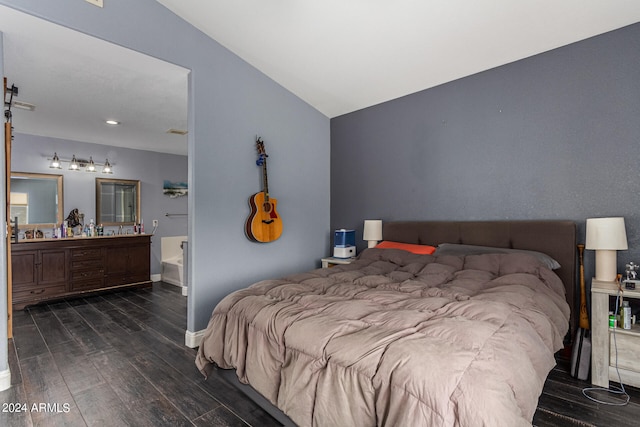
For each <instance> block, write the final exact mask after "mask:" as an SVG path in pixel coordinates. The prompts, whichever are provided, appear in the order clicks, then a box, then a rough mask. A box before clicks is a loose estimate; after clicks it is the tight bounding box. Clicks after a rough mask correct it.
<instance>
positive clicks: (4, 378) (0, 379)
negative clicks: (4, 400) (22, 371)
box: [0, 368, 11, 391]
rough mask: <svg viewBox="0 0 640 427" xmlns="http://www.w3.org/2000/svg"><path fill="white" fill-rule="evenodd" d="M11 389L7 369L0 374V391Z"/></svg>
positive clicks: (9, 374) (9, 375)
mask: <svg viewBox="0 0 640 427" xmlns="http://www.w3.org/2000/svg"><path fill="white" fill-rule="evenodd" d="M10 387H11V371H10V370H9V368H7V369H5V370H4V371H2V372H0V391H2V390H7V389H9V388H10Z"/></svg>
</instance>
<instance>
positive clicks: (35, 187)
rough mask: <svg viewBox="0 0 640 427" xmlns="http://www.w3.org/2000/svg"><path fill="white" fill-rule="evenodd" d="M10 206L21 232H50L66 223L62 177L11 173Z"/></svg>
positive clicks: (12, 217)
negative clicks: (39, 230)
mask: <svg viewBox="0 0 640 427" xmlns="http://www.w3.org/2000/svg"><path fill="white" fill-rule="evenodd" d="M10 186H11V187H10V195H9V205H10V212H11V220H12V221H13V220H14V219H15V218H16V217H17V218H18V229H19V230H23V229H35V228H38V229H46V228H52V227H54V226H57V225H59V224H61V223H62V220H63V219H62V216H63V212H64V206H63V204H62V200H63V197H62V175H51V174H43V173H26V172H11V182H10Z"/></svg>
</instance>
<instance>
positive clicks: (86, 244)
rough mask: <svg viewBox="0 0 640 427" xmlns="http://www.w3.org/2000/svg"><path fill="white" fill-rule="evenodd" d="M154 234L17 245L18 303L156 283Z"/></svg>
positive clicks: (14, 264)
mask: <svg viewBox="0 0 640 427" xmlns="http://www.w3.org/2000/svg"><path fill="white" fill-rule="evenodd" d="M150 262H151V235H147V234H142V235H117V236H103V237H85V238H83V237H78V238H69V239H31V240H21V241H20V242H19V243H12V244H11V269H12V278H13V298H12V299H13V308H14V310H21V309H23V308H24V307H26V306H28V305H31V304H35V303H38V302H41V301H45V300H49V299H55V298H60V297H66V296H72V295H80V294H83V293H86V292H95V291H99V290H105V289H114V288H121V287H129V286H150V285H151V280H150V277H151V267H150Z"/></svg>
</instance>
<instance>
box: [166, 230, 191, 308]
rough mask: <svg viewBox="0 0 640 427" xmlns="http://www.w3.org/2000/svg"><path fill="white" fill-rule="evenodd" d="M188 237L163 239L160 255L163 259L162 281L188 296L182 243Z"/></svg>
mask: <svg viewBox="0 0 640 427" xmlns="http://www.w3.org/2000/svg"><path fill="white" fill-rule="evenodd" d="M186 240H187V236H171V237H163V238H162V239H161V240H160V254H161V257H162V274H161V280H162V281H163V282H166V283H170V284H172V285H176V286H180V287H181V288H182V295H185V296H186V295H187V284H186V283H185V280H184V266H183V263H184V256H183V252H182V242H184V241H186Z"/></svg>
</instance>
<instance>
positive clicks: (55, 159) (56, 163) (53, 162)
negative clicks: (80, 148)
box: [49, 153, 62, 169]
mask: <svg viewBox="0 0 640 427" xmlns="http://www.w3.org/2000/svg"><path fill="white" fill-rule="evenodd" d="M49 167H50V168H52V169H62V163H60V158H58V153H53V159H51V164H50V165H49Z"/></svg>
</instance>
